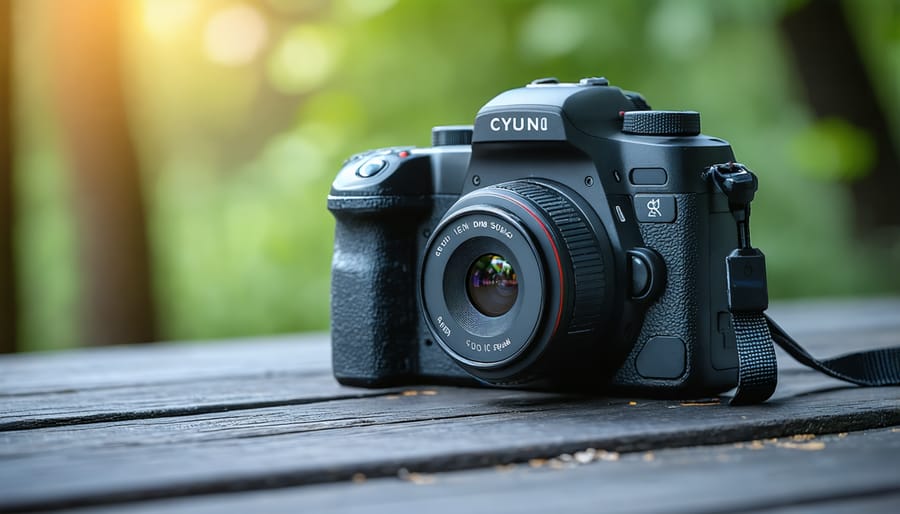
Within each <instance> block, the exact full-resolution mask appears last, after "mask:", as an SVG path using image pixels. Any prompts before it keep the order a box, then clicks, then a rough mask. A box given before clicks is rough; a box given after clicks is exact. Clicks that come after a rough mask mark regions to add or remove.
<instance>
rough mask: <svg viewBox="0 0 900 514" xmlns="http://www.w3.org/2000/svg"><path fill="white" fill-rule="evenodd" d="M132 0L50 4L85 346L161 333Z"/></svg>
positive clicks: (55, 82)
mask: <svg viewBox="0 0 900 514" xmlns="http://www.w3.org/2000/svg"><path fill="white" fill-rule="evenodd" d="M130 5H132V4H131V3H130V2H120V1H119V0H80V1H77V2H71V1H61V2H55V3H54V4H53V8H52V9H51V10H50V11H49V12H50V13H51V16H52V18H53V20H52V27H51V30H52V33H53V41H52V42H51V50H50V51H51V63H50V64H51V67H52V70H51V76H52V78H53V85H54V96H55V101H56V104H55V105H56V107H57V109H58V112H59V116H60V120H61V128H62V139H63V141H62V142H63V148H64V150H65V151H66V157H67V163H68V167H69V170H70V172H71V184H72V186H71V187H72V192H73V193H74V195H75V202H74V205H75V217H76V226H77V231H78V232H77V233H78V238H77V239H78V245H79V249H78V251H79V257H80V261H81V262H80V265H81V280H82V283H81V291H82V294H81V299H80V300H81V301H80V306H81V314H82V317H81V320H82V321H81V323H82V327H83V330H82V331H83V339H84V340H83V342H84V343H86V344H95V345H96V344H111V343H126V342H143V341H152V340H153V339H155V336H156V333H155V323H154V308H153V295H152V292H151V284H152V281H151V276H150V259H149V251H148V244H147V235H146V227H145V215H144V199H143V196H142V191H141V189H142V188H141V181H140V173H139V168H138V160H137V156H136V154H135V150H134V146H133V145H132V141H131V138H130V134H129V130H128V119H127V113H126V107H125V97H124V93H123V85H122V82H123V80H122V69H121V59H122V55H121V48H122V38H121V34H120V31H121V30H122V16H121V14H122V13H121V9H123V8H128V7H129V6H130ZM161 80H165V78H164V77H161Z"/></svg>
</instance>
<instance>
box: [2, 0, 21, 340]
mask: <svg viewBox="0 0 900 514" xmlns="http://www.w3.org/2000/svg"><path fill="white" fill-rule="evenodd" d="M11 3H12V2H11V1H10V0H0V353H5V352H13V351H15V350H16V340H17V335H18V334H17V332H18V326H17V322H18V309H17V308H16V303H17V302H16V291H17V288H16V267H15V255H14V250H13V248H14V245H13V229H14V228H15V204H14V203H13V189H14V187H13V169H12V168H13V166H12V165H13V158H12V151H13V150H12V148H13V135H12V123H13V119H12V117H13V114H12V66H13V60H12V48H13V46H12V43H13V34H12V6H11V5H10V4H11Z"/></svg>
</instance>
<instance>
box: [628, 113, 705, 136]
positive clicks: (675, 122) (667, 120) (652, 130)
mask: <svg viewBox="0 0 900 514" xmlns="http://www.w3.org/2000/svg"><path fill="white" fill-rule="evenodd" d="M622 132H624V133H626V134H637V135H641V136H696V135H697V134H699V133H700V113H699V112H697V111H627V112H626V113H625V119H624V121H623V123H622Z"/></svg>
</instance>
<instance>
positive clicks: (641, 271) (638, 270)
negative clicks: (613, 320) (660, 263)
mask: <svg viewBox="0 0 900 514" xmlns="http://www.w3.org/2000/svg"><path fill="white" fill-rule="evenodd" d="M649 289H650V266H648V265H647V262H646V261H644V259H641V258H640V257H638V256H636V255H632V256H631V296H633V297H635V298H639V297H642V296H644V295H645V294H647V290H649Z"/></svg>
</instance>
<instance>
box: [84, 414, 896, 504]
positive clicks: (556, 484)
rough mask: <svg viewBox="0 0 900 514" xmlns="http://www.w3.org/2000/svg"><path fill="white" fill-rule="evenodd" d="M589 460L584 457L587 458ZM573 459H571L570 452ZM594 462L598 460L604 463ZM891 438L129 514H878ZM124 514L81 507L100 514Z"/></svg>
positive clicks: (569, 466) (306, 491) (546, 467)
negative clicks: (761, 513)
mask: <svg viewBox="0 0 900 514" xmlns="http://www.w3.org/2000/svg"><path fill="white" fill-rule="evenodd" d="M589 455H590V454H581V455H579V457H581V458H584V459H586V458H587V457H588V456H589ZM570 456H571V455H570ZM601 456H602V457H603V458H601ZM898 459H900V431H898V429H888V430H879V431H871V432H864V433H851V434H841V435H832V436H825V437H818V438H813V439H805V438H801V439H799V440H795V439H781V440H778V441H757V442H752V443H741V444H737V445H725V446H708V447H693V448H683V449H667V450H661V451H654V452H649V453H648V452H637V453H630V454H621V455H615V454H594V457H593V459H592V460H590V461H588V462H586V463H583V464H579V463H578V462H577V461H575V460H574V459H573V460H571V461H562V460H560V459H558V458H557V459H553V460H549V461H539V462H532V463H530V464H529V463H527V462H522V463H518V464H516V465H513V466H503V467H498V468H488V469H480V470H474V471H466V472H453V473H438V474H435V475H422V474H418V473H415V472H413V473H408V474H401V477H402V478H396V477H395V478H382V479H375V480H371V479H370V480H366V481H364V482H362V483H354V482H349V481H346V482H341V483H334V484H323V485H314V486H307V487H294V488H286V489H280V490H274V491H272V490H269V491H256V492H249V493H242V494H218V495H209V496H200V497H189V498H180V499H175V500H162V501H150V502H142V503H134V504H129V505H128V509H129V512H133V513H136V514H139V513H142V512H164V513H167V514H178V513H188V512H190V513H192V514H204V513H211V514H213V513H214V514H227V513H230V512H254V511H257V512H258V511H265V512H272V513H279V512H290V513H294V512H335V513H342V512H347V513H350V512H367V513H378V512H385V513H391V514H394V513H400V512H429V513H431V514H442V513H453V514H457V513H459V512H467V511H471V510H472V507H473V506H477V509H478V510H485V511H487V510H498V511H515V512H520V513H530V512H534V513H545V512H622V513H627V512H659V513H667V512H692V513H711V512H748V511H753V512H756V511H766V512H789V513H799V512H816V513H821V512H853V513H854V514H855V513H858V512H884V513H891V514H893V513H895V512H896V511H897V506H898V505H900V504H898V503H897V500H898V499H900V473H897V461H898ZM121 508H122V505H117V506H114V507H112V508H92V509H88V510H86V511H83V512H82V511H79V512H82V514H87V512H92V513H96V514H105V513H108V512H116V511H118V510H120V509H121Z"/></svg>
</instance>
